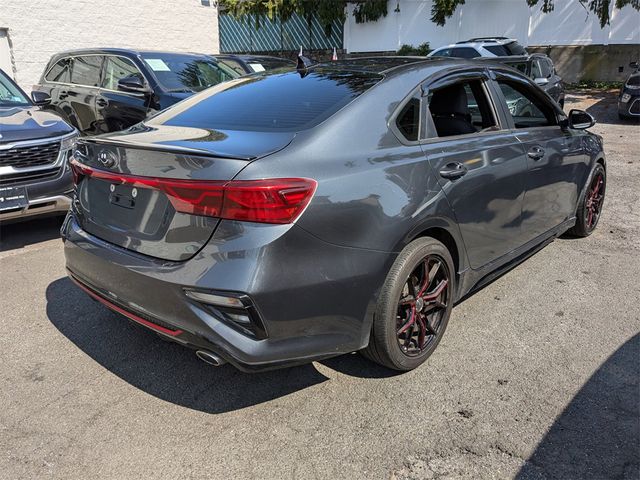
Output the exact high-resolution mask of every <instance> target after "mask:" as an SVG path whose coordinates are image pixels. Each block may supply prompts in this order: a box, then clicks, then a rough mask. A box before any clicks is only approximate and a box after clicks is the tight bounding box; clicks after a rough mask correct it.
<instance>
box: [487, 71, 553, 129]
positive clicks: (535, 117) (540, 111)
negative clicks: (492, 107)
mask: <svg viewBox="0 0 640 480" xmlns="http://www.w3.org/2000/svg"><path fill="white" fill-rule="evenodd" d="M498 85H499V86H500V90H502V93H503V95H504V98H505V100H506V102H507V108H508V110H509V113H510V114H511V117H512V118H513V123H514V124H515V127H516V128H531V127H548V126H553V125H557V124H558V121H557V119H556V115H555V112H554V110H553V107H552V106H551V105H550V104H549V103H547V102H545V101H543V100H542V99H541V98H539V97H538V96H536V95H535V94H534V93H533V92H532V91H531V90H530V89H528V88H527V87H526V86H524V85H522V84H520V83H517V82H510V81H507V80H498Z"/></svg>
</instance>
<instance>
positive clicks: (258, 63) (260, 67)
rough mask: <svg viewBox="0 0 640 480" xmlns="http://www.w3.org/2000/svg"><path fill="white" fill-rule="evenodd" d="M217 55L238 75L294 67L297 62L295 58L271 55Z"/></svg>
mask: <svg viewBox="0 0 640 480" xmlns="http://www.w3.org/2000/svg"><path fill="white" fill-rule="evenodd" d="M215 57H216V59H217V60H218V61H219V62H220V63H222V64H224V65H226V66H227V67H229V68H231V69H233V71H235V72H236V73H237V74H238V75H247V74H249V73H255V72H264V71H265V70H275V69H276V68H283V67H293V66H295V64H296V62H294V61H293V60H289V59H286V58H280V57H271V56H269V55H215Z"/></svg>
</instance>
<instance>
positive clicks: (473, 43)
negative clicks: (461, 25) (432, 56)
mask: <svg viewBox="0 0 640 480" xmlns="http://www.w3.org/2000/svg"><path fill="white" fill-rule="evenodd" d="M511 42H517V40H516V39H515V38H507V37H487V38H472V39H470V40H462V41H460V42H456V43H450V44H449V45H443V46H442V47H438V48H436V49H435V50H434V51H436V50H441V49H443V48H465V47H467V48H474V47H484V46H485V45H489V44H490V45H505V44H507V43H511Z"/></svg>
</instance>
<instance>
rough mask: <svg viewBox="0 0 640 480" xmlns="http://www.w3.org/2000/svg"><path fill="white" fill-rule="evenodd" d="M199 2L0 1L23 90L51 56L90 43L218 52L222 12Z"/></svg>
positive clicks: (2, 22) (15, 72)
mask: <svg viewBox="0 0 640 480" xmlns="http://www.w3.org/2000/svg"><path fill="white" fill-rule="evenodd" d="M212 5H213V2H209V1H204V2H201V1H200V0H170V1H163V0H104V1H97V0H39V1H37V2H34V1H30V0H0V29H7V30H8V34H9V39H10V43H11V46H12V48H11V57H12V64H13V72H8V73H9V74H10V75H12V76H13V77H14V78H15V80H16V81H17V82H18V84H20V86H22V87H23V88H24V89H25V90H27V91H30V90H31V86H32V85H33V84H34V83H37V81H38V80H39V78H40V75H41V74H42V71H43V69H44V67H45V65H46V63H47V62H48V60H49V58H50V57H51V55H53V54H54V53H57V52H60V51H62V50H69V49H75V48H92V47H127V48H137V49H141V50H142V49H153V50H169V51H191V52H202V53H218V49H219V41H218V12H217V8H216V7H215V6H212Z"/></svg>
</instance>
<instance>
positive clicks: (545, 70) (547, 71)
mask: <svg viewBox="0 0 640 480" xmlns="http://www.w3.org/2000/svg"><path fill="white" fill-rule="evenodd" d="M540 73H541V74H542V78H549V77H550V76H551V75H552V74H553V67H552V65H551V62H550V61H549V60H547V59H545V58H543V59H541V60H540Z"/></svg>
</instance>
